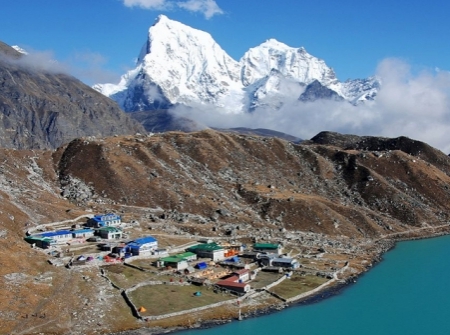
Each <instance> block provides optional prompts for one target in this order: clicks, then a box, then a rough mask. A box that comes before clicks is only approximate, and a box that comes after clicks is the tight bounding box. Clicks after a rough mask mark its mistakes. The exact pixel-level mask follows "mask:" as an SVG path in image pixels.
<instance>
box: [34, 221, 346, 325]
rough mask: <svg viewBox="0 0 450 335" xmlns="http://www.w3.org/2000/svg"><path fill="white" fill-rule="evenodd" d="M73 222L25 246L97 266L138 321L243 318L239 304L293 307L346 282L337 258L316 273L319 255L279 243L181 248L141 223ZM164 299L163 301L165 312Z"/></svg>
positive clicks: (70, 262) (55, 261) (61, 261)
mask: <svg viewBox="0 0 450 335" xmlns="http://www.w3.org/2000/svg"><path fill="white" fill-rule="evenodd" d="M78 219H79V220H78V222H77V223H75V224H73V222H62V223H56V224H51V225H39V226H36V227H34V228H33V230H29V231H27V236H26V237H25V241H27V242H28V243H29V244H30V245H31V246H32V247H33V248H36V249H38V250H42V252H45V253H47V254H48V256H49V259H48V262H49V263H50V264H52V265H55V266H65V267H67V268H68V269H69V270H70V269H74V270H76V269H77V268H78V269H80V268H84V267H93V266H95V267H98V268H99V269H100V271H101V274H102V276H103V277H104V278H105V280H107V281H108V282H110V284H111V285H112V286H113V287H115V288H116V289H118V291H119V292H120V294H121V295H122V296H123V297H124V299H125V301H126V303H127V305H128V306H129V307H130V308H131V313H132V314H133V316H135V317H136V318H138V319H141V320H147V321H148V320H158V319H161V318H167V317H170V316H174V315H180V314H185V313H192V312H194V311H198V310H202V309H207V308H213V307H218V306H222V305H230V304H233V305H234V306H239V309H238V311H237V315H238V316H237V317H238V318H240V317H241V310H240V307H241V305H240V304H242V306H245V303H246V302H247V303H248V302H249V301H254V300H255V299H257V298H258V296H261V295H266V296H265V299H267V295H268V296H270V298H271V299H270V301H271V303H272V304H273V303H274V302H277V303H279V305H283V304H286V303H288V302H291V301H296V300H298V299H301V298H302V297H304V296H307V295H308V294H309V293H311V292H315V291H318V290H320V289H322V288H323V287H325V286H328V285H332V284H336V283H338V282H343V278H344V277H345V276H343V277H342V278H340V277H339V272H340V273H341V274H344V271H346V270H347V267H348V263H346V262H345V261H343V260H341V259H339V258H337V259H336V260H335V262H334V265H336V266H335V267H332V268H331V269H332V270H335V271H334V272H327V271H320V269H323V268H324V267H323V265H325V268H326V267H327V265H328V266H329V265H330V264H328V263H325V262H321V260H320V254H321V253H323V250H317V252H316V253H315V254H312V255H311V254H309V255H308V256H307V258H305V255H303V256H301V257H302V262H300V261H299V258H298V257H297V256H300V254H299V253H298V252H296V251H295V250H292V249H291V250H286V249H285V246H283V245H282V243H280V242H278V241H274V242H270V241H263V242H258V241H253V242H251V243H248V242H247V243H244V242H242V241H239V240H238V239H236V240H233V239H220V238H217V239H214V238H195V237H196V236H191V237H189V239H188V240H187V241H181V240H180V242H179V243H181V242H185V243H181V244H178V243H167V238H168V236H163V235H162V234H158V233H155V236H153V235H150V234H145V233H144V232H142V229H141V228H140V227H139V226H138V223H136V222H129V223H125V222H124V221H123V220H122V217H121V216H120V215H117V214H113V213H108V214H98V215H87V216H85V217H80V218H78ZM83 220H84V221H83ZM193 237H194V238H193ZM297 251H298V250H297ZM293 253H294V255H292V254H293ZM317 256H319V259H317ZM311 258H316V261H312V260H311ZM328 261H329V260H328ZM314 264H315V265H317V266H314ZM166 291H167V292H166ZM164 292H165V293H164ZM175 293H176V294H178V298H177V299H176V300H174V301H170V299H169V300H167V299H165V296H164V294H167V297H170V296H172V295H174V294H175ZM183 297H184V299H183ZM155 298H157V299H155ZM161 300H166V301H167V306H166V307H164V304H161ZM156 301H158V303H155V302H156ZM236 304H237V305H236Z"/></svg>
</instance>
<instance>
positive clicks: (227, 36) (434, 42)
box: [0, 0, 450, 84]
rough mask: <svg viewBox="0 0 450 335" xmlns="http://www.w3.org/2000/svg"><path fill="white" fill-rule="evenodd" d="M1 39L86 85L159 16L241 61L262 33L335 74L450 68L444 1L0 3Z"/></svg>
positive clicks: (121, 60)
mask: <svg viewBox="0 0 450 335" xmlns="http://www.w3.org/2000/svg"><path fill="white" fill-rule="evenodd" d="M0 4H1V8H2V20H0V31H1V32H2V37H1V38H0V40H2V41H3V42H5V43H7V44H10V45H19V46H21V47H23V48H26V49H29V50H33V51H40V52H46V53H48V54H49V55H51V56H52V57H54V58H56V59H57V60H58V61H60V62H62V63H65V64H69V65H70V67H71V69H72V72H73V74H74V75H75V76H78V77H79V78H80V79H82V80H83V81H85V82H87V83H88V84H93V83H95V82H105V81H111V80H112V81H113V80H114V79H118V77H119V76H120V75H121V74H123V73H124V72H125V71H126V70H127V69H129V68H131V67H133V60H134V59H135V58H136V57H137V55H138V53H139V50H140V48H141V46H142V45H143V44H144V42H145V39H146V35H147V31H148V28H149V27H150V26H151V25H152V23H153V22H154V20H155V18H156V17H157V16H158V15H159V14H165V15H167V16H168V17H169V18H171V19H173V20H177V21H180V22H183V23H185V24H187V25H189V26H192V27H194V28H197V29H201V30H205V31H207V32H209V33H210V34H211V35H212V36H213V37H214V39H215V40H216V41H217V42H218V43H219V44H220V45H221V46H222V48H223V49H224V50H225V51H227V52H228V53H229V54H230V56H232V57H233V58H234V59H236V60H238V59H239V58H240V57H241V56H242V55H243V54H244V52H245V51H246V50H248V49H249V48H251V47H254V46H257V45H259V44H260V43H262V42H264V41H265V40H267V39H269V38H276V39H277V40H279V41H281V42H284V43H286V44H288V45H290V46H292V47H300V46H303V47H305V48H306V50H307V51H308V52H309V53H311V54H312V55H314V56H316V57H319V58H322V59H324V60H325V61H326V63H327V64H328V65H329V66H331V67H333V68H334V70H335V71H336V74H337V76H338V78H339V79H340V80H346V79H348V78H352V79H354V78H364V77H367V76H370V75H373V74H375V71H376V68H377V66H378V64H379V63H380V62H381V61H382V60H383V59H385V58H392V57H395V58H400V59H403V60H404V61H406V62H407V63H408V64H410V65H411V66H412V67H413V69H416V70H417V71H420V70H421V69H426V68H428V69H434V68H440V69H444V70H450V57H449V55H450V43H448V41H449V33H450V20H449V19H448V17H447V14H448V13H449V12H450V8H449V7H450V4H448V3H446V2H444V1H439V2H438V1H422V0H411V1H408V2H406V1H405V2H402V3H401V4H399V3H398V2H397V3H396V4H395V3H393V2H392V1H386V0H380V1H367V0H359V1H352V0H341V1H324V0H316V1H301V0H295V1H294V0H280V1H274V0H14V1H10V0H8V1H6V0H0Z"/></svg>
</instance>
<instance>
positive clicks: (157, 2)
mask: <svg viewBox="0 0 450 335" xmlns="http://www.w3.org/2000/svg"><path fill="white" fill-rule="evenodd" d="M166 2H167V1H166V0H123V4H124V5H125V6H127V7H134V6H136V7H141V8H145V9H164V8H165V6H166Z"/></svg>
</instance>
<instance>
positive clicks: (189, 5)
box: [177, 0, 223, 19]
mask: <svg viewBox="0 0 450 335" xmlns="http://www.w3.org/2000/svg"><path fill="white" fill-rule="evenodd" d="M177 5H178V6H179V7H181V8H184V9H186V10H188V11H190V12H200V13H203V15H205V17H206V18H207V19H210V18H212V17H213V16H214V15H217V14H223V11H222V9H220V7H219V6H218V5H217V3H216V2H215V1H214V0H188V1H186V2H178V3H177Z"/></svg>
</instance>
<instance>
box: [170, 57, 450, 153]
mask: <svg viewBox="0 0 450 335" xmlns="http://www.w3.org/2000/svg"><path fill="white" fill-rule="evenodd" d="M377 76H378V77H380V78H381V81H382V87H381V89H380V91H379V93H378V96H377V98H376V100H375V101H373V102H367V103H365V104H361V105H358V106H353V105H351V104H349V103H346V102H337V101H315V102H308V103H303V102H300V101H298V100H297V98H298V97H296V96H294V97H292V99H291V101H285V104H284V106H283V107H282V108H281V109H280V110H277V111H274V110H273V109H269V108H259V109H257V110H255V111H254V112H253V113H242V114H229V113H226V111H224V110H217V109H215V110H212V109H211V108H206V107H205V106H203V107H199V106H196V107H195V108H193V109H189V110H183V109H178V110H177V111H176V113H177V115H183V116H185V117H190V118H193V119H194V120H196V121H199V122H202V123H203V124H207V125H209V126H211V127H220V128H227V127H249V128H268V129H273V130H277V131H282V132H285V133H288V134H291V135H294V136H298V137H300V138H303V139H309V138H311V137H313V136H314V135H316V134H317V133H319V132H320V131H324V130H329V131H337V132H340V133H343V134H356V135H364V136H365V135H367V136H386V137H398V136H407V137H410V138H413V139H416V140H420V141H423V142H426V143H428V144H430V145H432V146H434V147H436V148H438V149H440V150H442V151H443V152H445V153H449V152H450V72H448V71H444V70H440V71H438V72H436V71H433V70H429V71H422V72H420V73H418V74H415V73H413V72H412V70H411V68H410V66H409V65H408V64H407V63H406V62H404V61H401V60H398V59H385V60H384V61H382V62H381V63H380V64H379V66H378V69H377Z"/></svg>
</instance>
